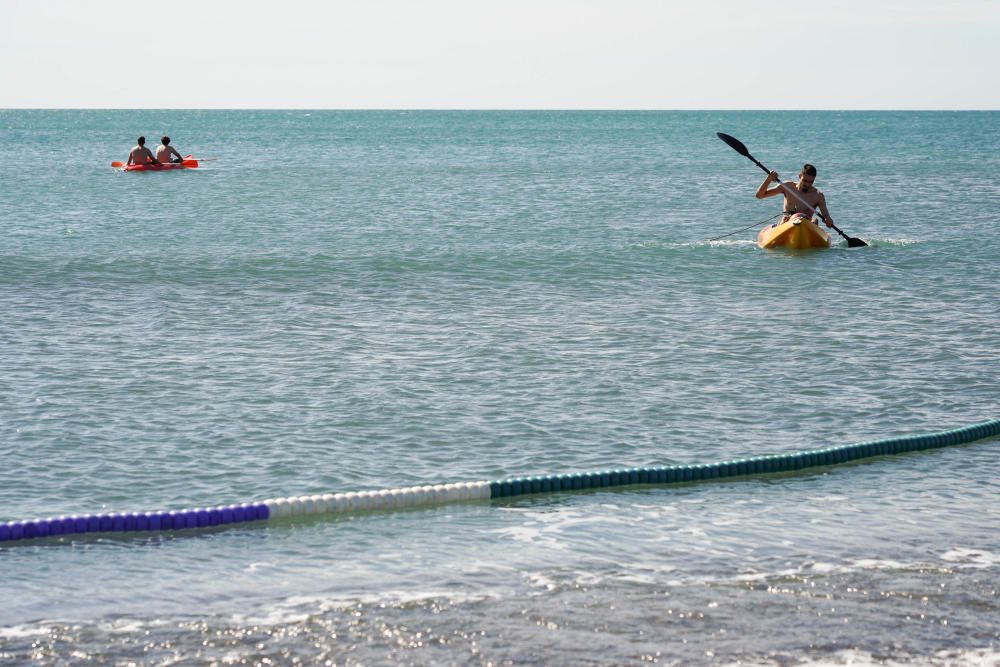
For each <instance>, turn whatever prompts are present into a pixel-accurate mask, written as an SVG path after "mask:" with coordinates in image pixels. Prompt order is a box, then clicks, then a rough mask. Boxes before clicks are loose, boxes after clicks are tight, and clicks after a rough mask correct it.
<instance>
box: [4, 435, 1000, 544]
mask: <svg viewBox="0 0 1000 667" xmlns="http://www.w3.org/2000/svg"><path fill="white" fill-rule="evenodd" d="M997 435H1000V419H993V420H989V421H984V422H980V423H978V424H972V425H971V426H965V427H963V428H957V429H952V430H950V431H939V432H937V433H930V434H927V435H916V436H903V437H898V438H888V439H885V440H875V441H870V442H859V443H856V444H852V445H844V446H841V447H831V448H827V449H814V450H809V451H802V452H793V453H787V454H773V455H769V456H755V457H750V458H744V459H735V460H728V461H720V462H717V463H706V464H690V465H671V466H659V467H646V468H624V469H613V470H601V471H597V472H581V473H569V474H556V475H542V476H530V477H514V478H509V479H502V480H495V481H492V482H491V481H479V482H458V483H453V484H436V485H429V486H411V487H405V488H398V489H382V490H378V491H360V492H350V493H327V494H322V495H318V494H317V495H310V496H296V497H288V498H273V499H270V500H265V501H262V502H256V503H244V504H241V505H224V506H218V507H199V508H195V509H186V510H174V511H164V512H126V513H114V512H112V513H101V514H84V515H73V516H59V517H50V518H47V519H35V520H29V521H9V522H6V523H0V543H2V544H3V546H7V545H10V544H12V543H17V542H24V541H26V540H33V539H38V538H58V539H60V540H65V539H73V538H74V537H75V536H77V535H89V534H94V533H137V534H140V535H145V534H149V533H156V532H163V531H178V530H189V529H199V528H209V527H218V526H226V525H231V524H243V523H250V522H255V521H264V520H281V519H285V518H289V517H300V516H307V515H318V514H335V515H350V514H357V513H360V512H368V511H379V510H382V511H384V510H395V509H402V508H408V507H429V506H437V505H445V504H449V503H456V502H464V501H472V500H488V499H497V498H514V497H517V496H525V495H529V494H538V493H558V492H567V491H578V490H584V489H607V488H613V487H616V488H620V487H625V486H637V485H670V484H686V483H693V482H701V481H710V480H719V479H739V478H745V477H751V476H758V475H769V474H780V473H795V472H798V471H802V470H810V469H816V468H821V467H826V466H833V465H838V464H843V463H848V462H851V461H858V460H861V459H869V458H873V457H878V456H889V455H894V454H904V453H908V452H915V451H920V450H925V449H937V448H941V447H950V446H954V445H961V444H966V443H969V442H974V441H976V440H981V439H983V438H992V437H995V436H997Z"/></svg>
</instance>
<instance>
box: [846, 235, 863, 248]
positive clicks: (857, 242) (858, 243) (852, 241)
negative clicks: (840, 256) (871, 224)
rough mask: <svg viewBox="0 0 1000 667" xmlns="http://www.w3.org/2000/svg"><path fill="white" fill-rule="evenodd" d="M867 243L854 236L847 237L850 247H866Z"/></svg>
mask: <svg viewBox="0 0 1000 667" xmlns="http://www.w3.org/2000/svg"><path fill="white" fill-rule="evenodd" d="M867 245H868V244H867V243H865V242H864V241H862V240H861V239H859V238H857V237H854V236H852V237H850V238H848V239H847V247H848V248H864V247H866V246H867Z"/></svg>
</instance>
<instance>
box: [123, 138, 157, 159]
mask: <svg viewBox="0 0 1000 667" xmlns="http://www.w3.org/2000/svg"><path fill="white" fill-rule="evenodd" d="M136 142H137V143H136V145H135V146H133V147H132V150H131V151H130V152H129V154H128V162H126V163H125V164H155V163H156V158H155V157H153V151H151V150H149V149H148V148H146V137H139V138H138V139H137V140H136Z"/></svg>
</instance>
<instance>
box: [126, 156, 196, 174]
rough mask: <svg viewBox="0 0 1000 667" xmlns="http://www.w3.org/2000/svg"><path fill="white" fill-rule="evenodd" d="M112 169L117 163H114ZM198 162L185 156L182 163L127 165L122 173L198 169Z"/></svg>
mask: <svg viewBox="0 0 1000 667" xmlns="http://www.w3.org/2000/svg"><path fill="white" fill-rule="evenodd" d="M111 166H112V167H113V166H115V163H112V165H111ZM197 168H198V161H197V160H195V159H194V158H192V157H191V156H190V155H185V156H184V160H183V161H182V162H147V163H145V164H127V165H125V166H123V167H122V171H170V170H172V169H197Z"/></svg>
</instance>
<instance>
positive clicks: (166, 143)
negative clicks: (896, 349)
mask: <svg viewBox="0 0 1000 667" xmlns="http://www.w3.org/2000/svg"><path fill="white" fill-rule="evenodd" d="M160 141H162V142H163V145H164V146H167V145H168V144H170V137H163V138H162V139H160ZM814 171H815V170H814Z"/></svg>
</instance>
